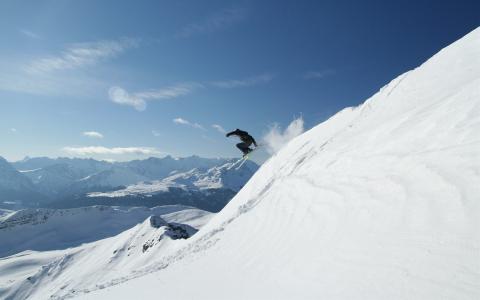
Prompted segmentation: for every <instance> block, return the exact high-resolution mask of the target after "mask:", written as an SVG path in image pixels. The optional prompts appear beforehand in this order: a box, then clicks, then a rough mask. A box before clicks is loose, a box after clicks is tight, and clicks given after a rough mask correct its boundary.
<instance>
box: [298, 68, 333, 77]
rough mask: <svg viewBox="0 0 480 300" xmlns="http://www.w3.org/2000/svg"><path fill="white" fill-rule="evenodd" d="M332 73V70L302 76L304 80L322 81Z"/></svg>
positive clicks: (312, 72) (310, 72) (306, 73)
mask: <svg viewBox="0 0 480 300" xmlns="http://www.w3.org/2000/svg"><path fill="white" fill-rule="evenodd" d="M333 73H334V71H333V70H330V69H326V70H322V71H309V72H305V74H303V76H302V77H303V78H304V79H322V78H325V77H327V76H329V75H332V74H333Z"/></svg>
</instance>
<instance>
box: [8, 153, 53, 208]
mask: <svg viewBox="0 0 480 300" xmlns="http://www.w3.org/2000/svg"><path fill="white" fill-rule="evenodd" d="M43 199H44V197H43V196H42V195H40V194H39V193H38V192H37V190H36V188H35V186H34V185H33V184H32V182H31V181H30V180H29V179H28V178H27V177H26V176H24V175H23V174H22V173H20V172H18V171H17V170H15V168H13V167H12V166H11V165H10V163H8V162H7V161H6V160H5V159H4V158H3V157H0V207H7V208H8V207H12V208H14V207H17V206H21V205H33V206H36V205H37V204H38V202H39V201H42V200H43Z"/></svg>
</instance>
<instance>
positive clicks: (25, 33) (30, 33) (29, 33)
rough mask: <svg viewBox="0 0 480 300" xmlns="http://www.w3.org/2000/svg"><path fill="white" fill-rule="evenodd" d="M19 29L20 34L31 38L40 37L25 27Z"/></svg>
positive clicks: (36, 38)
mask: <svg viewBox="0 0 480 300" xmlns="http://www.w3.org/2000/svg"><path fill="white" fill-rule="evenodd" d="M19 31H20V33H21V34H23V35H24V36H27V37H29V38H31V39H35V40H39V39H41V38H42V37H41V36H40V35H39V34H36V33H35V32H33V31H30V30H27V29H20V30H19Z"/></svg>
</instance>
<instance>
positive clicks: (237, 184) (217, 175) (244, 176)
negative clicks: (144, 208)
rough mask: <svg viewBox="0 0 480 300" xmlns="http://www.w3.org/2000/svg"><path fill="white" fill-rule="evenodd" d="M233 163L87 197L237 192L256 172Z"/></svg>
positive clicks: (249, 165) (254, 166)
mask: <svg viewBox="0 0 480 300" xmlns="http://www.w3.org/2000/svg"><path fill="white" fill-rule="evenodd" d="M234 163H235V161H233V160H232V161H230V162H227V163H225V164H223V165H221V166H214V167H212V168H210V169H208V170H206V171H202V170H201V169H200V170H199V169H197V168H195V169H192V170H190V171H187V172H173V173H174V174H172V175H170V176H168V177H166V178H165V179H162V180H154V181H145V182H140V183H137V184H132V185H129V186H127V187H126V188H125V189H120V190H116V191H111V192H93V193H89V194H88V197H110V198H115V197H126V196H134V195H152V194H155V193H160V192H168V191H169V188H179V189H184V190H191V191H201V190H208V189H221V188H224V189H230V190H232V191H238V190H240V188H241V187H242V186H243V185H244V184H245V183H246V182H247V181H248V179H249V178H250V177H251V176H252V174H253V173H254V172H255V171H256V169H257V166H256V165H255V164H254V163H247V164H245V166H244V168H242V169H239V170H235V169H230V167H231V166H232V165H233V164H234Z"/></svg>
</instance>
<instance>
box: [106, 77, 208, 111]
mask: <svg viewBox="0 0 480 300" xmlns="http://www.w3.org/2000/svg"><path fill="white" fill-rule="evenodd" d="M200 87H202V85H201V84H198V83H180V84H177V85H173V86H169V87H165V88H161V89H156V90H149V91H144V92H137V93H133V94H130V93H128V92H127V91H126V90H125V89H123V88H121V87H118V86H114V87H111V88H110V89H109V90H108V96H109V98H110V100H111V101H113V102H115V103H117V104H121V105H128V106H132V107H134V108H135V109H136V110H138V111H142V110H145V108H146V107H147V101H149V100H162V99H163V100H166V99H173V98H177V97H180V96H185V95H188V94H190V93H191V92H192V91H193V90H195V89H197V88H200Z"/></svg>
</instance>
